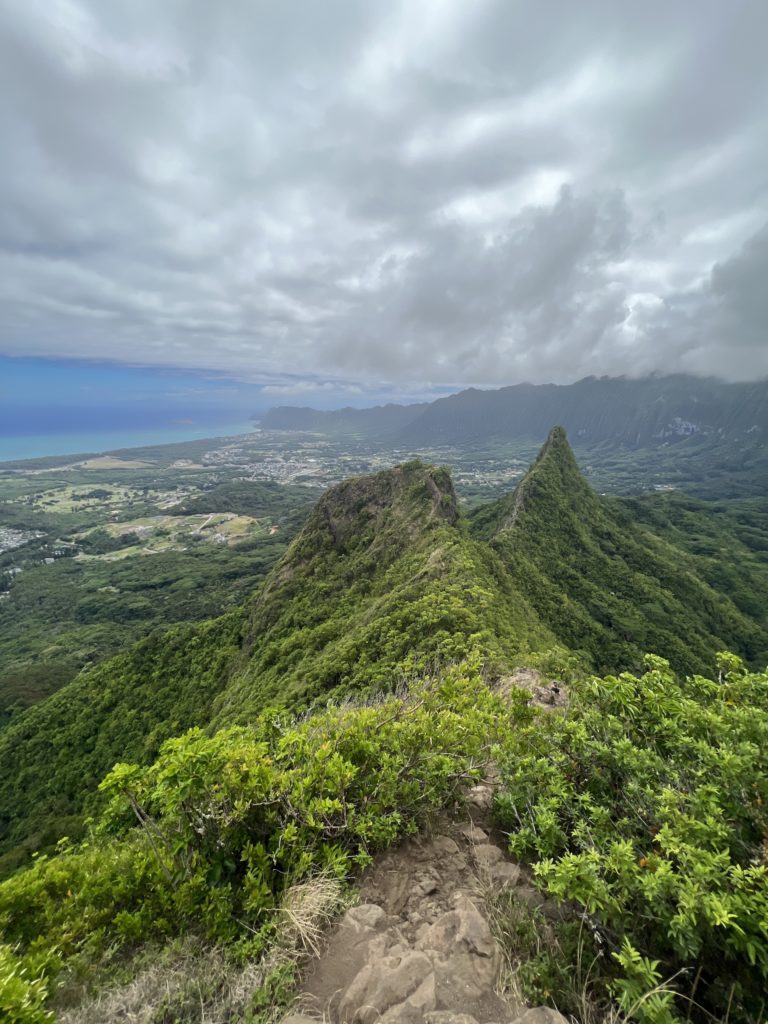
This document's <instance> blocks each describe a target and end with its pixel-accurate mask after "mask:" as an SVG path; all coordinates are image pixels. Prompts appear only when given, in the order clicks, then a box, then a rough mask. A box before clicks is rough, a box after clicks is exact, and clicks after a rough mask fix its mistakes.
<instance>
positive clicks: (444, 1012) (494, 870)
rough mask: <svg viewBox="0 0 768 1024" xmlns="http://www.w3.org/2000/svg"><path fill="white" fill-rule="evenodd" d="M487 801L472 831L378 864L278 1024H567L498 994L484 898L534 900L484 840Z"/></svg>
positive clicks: (477, 799)
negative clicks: (504, 891)
mask: <svg viewBox="0 0 768 1024" xmlns="http://www.w3.org/2000/svg"><path fill="white" fill-rule="evenodd" d="M490 800H491V790H490V788H489V787H488V786H477V787H475V789H474V790H473V791H472V792H471V793H470V820H469V821H466V822H464V823H463V824H456V823H454V822H450V821H447V820H445V821H443V822H442V823H441V826H440V828H439V830H438V833H437V834H434V835H432V836H430V837H418V838H413V839H408V840H405V841H404V842H402V843H401V844H400V845H399V846H397V847H395V848H393V849H392V850H390V851H388V852H387V853H385V854H384V855H382V856H381V857H380V858H378V859H377V861H376V863H375V864H374V865H373V866H372V867H371V868H370V869H369V871H368V872H367V873H366V876H365V878H364V879H363V882H362V885H361V888H360V893H359V895H360V904H359V905H358V906H356V907H353V908H352V909H351V910H348V911H347V912H346V914H344V916H343V917H342V918H341V920H340V921H339V922H338V924H337V925H336V926H335V928H334V929H333V930H332V931H331V932H330V934H329V936H328V940H327V944H326V947H325V949H324V951H323V953H322V955H321V956H320V957H319V958H318V959H316V960H314V961H313V962H311V963H310V964H309V965H308V967H307V969H306V970H305V972H304V978H303V981H302V984H301V986H300V993H299V998H298V1000H297V1009H296V1010H294V1011H293V1012H291V1013H290V1014H289V1015H288V1016H287V1017H285V1018H284V1020H283V1024H318V1021H323V1022H326V1024H491V1022H493V1024H567V1020H566V1018H565V1017H563V1016H562V1015H561V1014H559V1013H558V1012H557V1011H555V1010H550V1009H546V1008H544V1007H541V1008H536V1009H526V1007H525V1006H523V1005H521V1004H520V1003H517V1002H515V1001H513V1000H512V999H511V998H510V997H509V996H508V995H502V994H500V993H499V992H498V991H497V983H498V980H499V972H500V970H501V967H502V954H501V950H500V948H499V946H498V944H497V942H496V940H495V938H494V936H493V934H492V933H491V929H490V927H489V924H488V920H487V917H486V914H485V909H484V904H483V898H482V892H483V889H484V887H488V886H489V885H490V886H492V887H493V888H494V889H498V888H501V887H503V886H515V887H516V888H517V889H518V891H519V892H520V894H521V895H522V896H524V897H525V896H530V898H531V901H532V902H533V901H535V900H537V895H536V894H534V893H533V891H532V890H531V889H530V887H529V885H528V883H527V880H526V879H525V877H524V875H523V874H522V872H521V869H520V868H519V866H518V865H517V864H514V863H513V862H512V861H511V860H509V859H508V858H507V856H506V855H505V854H504V852H503V850H502V849H500V848H499V846H498V845H496V843H495V842H494V839H493V837H492V836H491V835H489V823H488V816H489V809H490Z"/></svg>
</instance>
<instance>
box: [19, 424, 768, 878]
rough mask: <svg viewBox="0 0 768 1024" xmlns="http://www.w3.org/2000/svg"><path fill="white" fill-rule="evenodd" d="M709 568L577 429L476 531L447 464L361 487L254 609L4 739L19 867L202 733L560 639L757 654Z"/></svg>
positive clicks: (322, 513) (197, 630)
mask: <svg viewBox="0 0 768 1024" xmlns="http://www.w3.org/2000/svg"><path fill="white" fill-rule="evenodd" d="M698 570H699V562H698V561H697V558H696V557H695V556H694V555H692V554H689V553H686V552H685V551H682V550H680V548H678V547H676V546H674V545H673V544H670V543H669V542H667V541H665V540H663V539H660V538H658V537H655V536H654V535H653V534H651V533H650V532H648V530H646V529H644V528H643V527H641V526H639V525H638V524H637V523H636V522H635V521H634V520H633V519H632V517H631V515H630V514H629V512H628V510H627V507H626V506H622V505H621V503H618V502H616V501H611V500H606V499H602V498H600V497H598V496H597V495H596V494H595V493H594V492H593V491H592V490H591V489H590V487H589V485H588V484H587V483H586V481H585V480H584V479H583V477H582V476H581V475H580V473H579V471H578V468H577V466H576V463H575V461H574V458H573V454H572V452H571V450H570V447H569V446H568V442H567V440H566V438H565V434H564V432H563V431H562V430H561V429H559V428H558V429H555V430H554V431H553V432H552V434H551V435H550V437H549V440H548V441H547V443H546V445H545V446H544V448H543V449H542V452H541V454H540V455H539V458H538V459H537V461H536V463H535V464H534V465H533V467H532V468H531V470H530V471H529V472H528V474H527V475H526V476H525V478H524V479H523V480H522V482H521V483H520V485H519V486H518V488H517V489H516V490H515V492H514V493H513V494H511V495H509V496H508V497H506V498H504V499H502V500H501V501H498V502H495V503H493V504H491V505H488V506H485V507H482V508H480V509H478V510H476V511H475V512H474V513H473V515H472V519H471V522H468V521H466V520H464V519H462V517H461V515H460V513H459V510H458V506H457V501H456V496H455V494H454V491H453V485H452V482H451V479H450V476H449V474H448V473H447V471H446V470H444V469H438V468H435V467H433V466H427V465H424V464H422V463H420V462H418V461H415V462H410V463H406V464H405V465H403V466H398V467H396V468H394V469H391V470H386V471H384V472H382V473H378V474H376V475H373V476H368V477H359V478H354V479H352V480H348V481H346V482H344V483H342V484H340V485H338V486H336V487H334V488H332V489H331V490H329V491H328V492H326V494H325V495H324V496H323V497H322V498H321V500H320V501H319V502H318V503H317V505H316V506H315V508H314V510H313V512H312V514H311V515H310V518H309V520H308V522H307V524H306V526H305V528H304V530H303V531H302V532H301V534H300V535H299V536H298V537H297V538H296V540H295V541H294V542H293V543H292V544H291V546H290V547H289V549H288V551H287V552H286V553H285V555H284V556H283V558H282V559H281V561H280V562H279V563H278V565H277V566H276V567H275V569H273V570H272V572H271V573H270V574H269V576H268V577H267V579H266V581H265V583H264V584H263V585H262V587H261V588H260V589H259V590H258V591H257V592H256V593H255V595H254V596H253V597H252V598H251V599H250V601H249V602H248V603H247V605H246V606H245V607H244V608H242V609H239V610H236V611H233V612H231V613H229V614H228V615H227V616H225V617H223V618H221V619H218V620H214V621H212V622H209V623H206V624H202V625H199V626H192V627H185V628H179V629H174V630H172V631H170V632H169V633H167V634H161V635H158V636H155V637H152V638H150V639H148V640H146V641H144V642H142V643H140V644H138V645H137V646H136V647H134V648H133V649H131V650H130V651H128V652H127V653H126V654H124V655H121V656H120V657H117V658H114V659H112V660H110V661H108V662H105V663H103V664H101V665H100V666H99V667H98V668H96V669H93V670H90V671H87V672H84V673H82V674H81V675H80V676H78V677H77V678H76V679H75V680H74V681H73V682H71V683H69V684H68V685H66V686H65V687H63V689H62V690H60V691H59V692H58V693H57V694H56V695H54V696H53V697H51V698H49V699H47V700H45V701H43V702H42V703H41V704H39V705H37V706H36V707H33V708H30V709H28V710H27V711H25V712H23V713H22V714H21V715H20V716H19V717H18V719H17V720H16V721H15V722H14V723H12V724H11V725H10V726H9V727H8V728H7V729H6V730H5V731H4V732H3V733H2V734H0V853H2V852H4V853H5V854H6V855H7V857H6V861H5V869H6V870H7V869H9V868H12V867H13V866H14V865H15V864H17V863H18V862H19V861H20V859H21V858H23V857H24V856H25V855H26V853H27V852H28V851H29V850H30V849H31V848H33V847H35V846H43V847H45V846H47V845H48V844H50V842H52V841H53V840H54V839H55V838H56V837H57V835H58V834H60V833H61V831H72V830H74V829H76V828H77V827H78V822H79V820H80V819H79V816H80V815H81V814H82V813H83V811H84V810H88V809H89V808H90V807H91V806H92V804H93V793H94V789H95V785H96V783H97V782H98V780H99V779H100V778H101V777H102V776H103V775H104V774H105V773H106V772H107V771H109V769H110V768H111V767H112V765H113V764H114V762H115V761H118V760H125V759H131V760H134V761H138V762H142V763H147V762H148V761H149V760H150V759H151V758H152V757H153V756H154V755H155V754H156V752H157V750H158V747H159V744H160V743H161V742H162V740H164V739H165V738H166V737H168V736H172V735H176V734H178V733H180V732H182V731H183V730H185V729H187V728H189V727H190V726H192V725H200V726H202V727H206V728H218V727H220V726H222V725H231V724H239V723H248V722H250V721H251V720H252V719H253V718H254V717H255V716H256V715H258V714H259V712H260V711H262V710H263V709H264V708H265V707H267V706H269V705H275V706H278V707H283V708H288V709H290V710H291V711H297V710H301V709H303V708H307V707H311V706H316V705H317V704H319V703H322V702H325V701H327V700H328V699H333V700H339V699H342V698H344V697H346V696H348V695H356V696H359V695H360V694H365V693H370V692H375V691H378V690H380V689H392V688H393V687H396V686H397V685H398V683H399V682H400V681H401V680H402V679H403V678H404V677H406V676H411V677H412V676H413V675H414V674H418V673H420V672H424V671H426V670H430V669H432V668H434V667H435V666H438V665H442V664H445V663H447V662H451V661H457V660H460V659H462V658H463V657H465V656H466V655H468V654H470V653H472V652H477V653H479V655H480V657H481V658H482V660H483V661H484V663H485V665H486V666H487V667H488V668H489V669H490V671H491V672H502V671H503V670H505V669H507V668H509V667H510V666H512V665H514V664H515V663H518V664H519V663H524V662H526V660H528V658H529V657H530V655H531V653H532V652H538V651H546V650H549V649H550V648H552V647H554V646H555V645H557V644H560V645H562V646H564V647H566V648H570V649H571V650H573V651H574V652H578V653H579V654H580V660H581V663H582V664H583V665H585V666H589V665H591V666H593V667H595V668H598V669H612V670H616V669H618V668H623V667H634V666H638V665H639V664H640V663H641V658H642V654H643V653H644V652H645V651H653V652H656V653H658V654H660V655H662V656H664V657H667V658H669V659H670V661H671V662H672V664H673V666H674V667H675V668H676V669H677V670H678V671H681V672H692V671H705V670H707V669H709V668H711V666H712V664H713V662H714V654H715V652H716V651H718V650H722V649H725V648H730V649H733V650H736V651H738V652H740V653H742V654H744V655H745V656H746V657H747V658H749V659H750V660H752V661H756V660H758V661H759V660H760V658H761V657H763V656H764V654H765V651H766V647H767V646H768V645H766V635H765V629H764V628H763V626H762V625H760V624H758V623H757V622H755V621H754V619H752V618H750V617H749V616H748V615H747V614H746V613H745V612H744V611H742V610H740V609H739V608H737V607H736V605H735V604H734V603H733V602H732V601H731V600H730V599H729V598H728V597H727V596H726V595H724V594H721V593H718V592H717V590H716V589H715V588H713V587H712V586H710V584H709V583H707V582H706V581H705V579H704V578H702V575H700V573H699V571H698ZM0 867H2V864H0Z"/></svg>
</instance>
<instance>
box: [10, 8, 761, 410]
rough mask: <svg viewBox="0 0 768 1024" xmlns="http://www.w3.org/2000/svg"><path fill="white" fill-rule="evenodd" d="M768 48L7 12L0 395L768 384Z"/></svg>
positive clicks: (346, 393) (260, 20) (647, 20)
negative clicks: (601, 380)
mask: <svg viewBox="0 0 768 1024" xmlns="http://www.w3.org/2000/svg"><path fill="white" fill-rule="evenodd" d="M766 39H768V3H766V2H765V0H729V2H727V3H724V2H723V0H676V2H674V3H670V2H669V0H663V2H662V0H644V2H643V3H642V4H635V3H618V2H616V0H579V2H578V3H574V2H573V0H473V2H471V3H467V2H466V0H419V2H413V0H403V2H395V0H393V2H390V3H387V4H382V3H378V2H373V0H369V2H356V0H344V2H337V0H323V2H322V3H318V2H316V0H304V2H301V3H298V2H295V0H281V2H280V3H274V2H271V0H218V2H216V3H211V2H210V0H163V3H159V4H158V3H157V2H156V0H130V2H125V3H120V2H111V3H104V2H103V0H90V2H89V0H25V2H24V3H18V2H17V0H0V152H2V154H3V155H2V159H0V196H2V202H1V203H0V355H2V356H4V357H6V358H5V360H1V361H0V402H2V403H7V402H8V394H9V391H10V390H12V389H11V388H9V386H8V381H9V379H10V372H9V369H8V368H9V367H11V366H15V367H16V368H17V369H16V371H15V374H16V378H17V379H20V378H23V380H25V381H27V382H31V384H30V386H32V387H34V374H35V372H36V371H39V372H40V374H41V377H40V379H41V380H43V379H44V378H46V374H49V373H53V374H54V376H56V374H58V375H59V377H58V379H59V380H60V381H62V380H65V379H66V380H67V381H70V380H72V381H74V380H75V379H76V378H77V374H78V373H81V374H82V382H83V385H84V386H88V384H89V380H90V378H89V374H92V373H93V372H95V371H94V369H93V368H94V367H97V366H98V367H101V369H100V370H99V371H98V372H99V373H101V374H102V376H103V379H104V380H106V379H107V378H108V377H109V374H110V373H111V372H112V370H110V367H112V368H113V369H114V373H116V374H118V376H117V377H115V378H114V379H113V381H112V387H113V390H115V391H116V392H117V393H119V392H120V390H121V388H125V389H128V390H130V389H131V388H134V389H135V390H136V394H140V393H142V391H141V389H142V388H145V386H146V382H147V380H148V379H149V378H152V379H153V380H154V381H155V382H157V384H158V387H162V386H164V385H167V384H168V382H169V380H170V378H169V376H168V375H169V374H170V375H171V377H172V376H173V374H177V375H178V376H179V379H180V380H182V379H183V382H184V386H189V387H190V388H193V389H194V388H195V387H198V388H199V389H201V390H202V391H203V392H207V391H208V390H215V389H216V388H219V389H221V388H225V389H226V388H231V389H235V390H237V389H239V392H238V394H239V396H240V397H239V398H238V399H237V401H240V398H242V399H243V405H244V406H246V405H248V404H249V403H250V402H251V400H253V402H254V404H255V405H257V406H261V407H265V406H268V405H272V404H275V405H276V404H310V405H322V406H325V407H329V406H333V405H344V404H353V405H366V404H370V403H371V402H374V401H381V400H388V399H392V400H405V401H410V400H416V399H421V398H423V397H424V396H428V395H432V394H435V395H436V394H440V393H445V392H446V391H448V390H453V389H457V388H459V387H463V386H468V385H474V386H481V387H483V386H484V387H490V386H500V385H506V384H514V383H518V382H520V381H531V382H543V381H557V382H562V383H567V382H569V381H572V380H576V379H579V378H580V377H583V376H586V375H589V374H597V375H601V374H611V375H617V374H628V375H642V374H646V373H651V372H660V373H664V372H690V373H695V374H700V375H709V374H714V375H719V376H723V377H725V378H727V379H731V380H752V379H758V378H763V377H766V376H768V287H767V285H768V107H767V106H766V97H768V60H766V59H765V41H766ZM10 357H13V358H10ZM30 359H31V361H30V362H26V363H25V362H24V360H30ZM19 360H21V361H22V362H19ZM68 361H71V362H69V363H68ZM22 364H23V366H22ZM67 366H68V367H69V368H68V369H67ZM19 367H22V368H23V369H24V373H20V371H19ZM62 374H63V375H64V376H63V377H62V376H61V375H62ZM73 374H74V376H72V375H73ZM46 379H47V378H46ZM121 382H122V383H121ZM91 383H92V382H91ZM4 384H5V386H4ZM150 390H151V389H150ZM19 394H21V392H19ZM230 397H231V395H230V396H228V397H224V398H223V399H222V401H223V402H224V405H226V404H227V403H228V402H229V401H230ZM17 398H18V395H17ZM206 400H208V399H206ZM17 404H18V402H17ZM171 404H173V403H171ZM204 406H205V401H202V405H201V408H202V407H204ZM6 408H7V409H9V408H10V405H6ZM238 408H239V407H238ZM172 411H173V410H172Z"/></svg>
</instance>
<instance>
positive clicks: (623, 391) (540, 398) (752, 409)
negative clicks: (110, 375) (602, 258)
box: [260, 374, 768, 449]
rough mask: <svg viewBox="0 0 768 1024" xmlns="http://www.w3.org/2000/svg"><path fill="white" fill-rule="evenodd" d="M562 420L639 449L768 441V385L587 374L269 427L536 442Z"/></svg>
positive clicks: (590, 438) (407, 439)
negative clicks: (691, 441) (571, 380)
mask: <svg viewBox="0 0 768 1024" xmlns="http://www.w3.org/2000/svg"><path fill="white" fill-rule="evenodd" d="M553 422H558V423H561V424H562V425H563V426H564V428H565V429H566V430H567V431H568V434H569V436H570V437H571V439H572V441H573V442H574V443H575V444H579V445H592V444H601V443H607V444H610V445H612V446H623V447H625V448H630V449H637V448H644V447H652V446H659V445H665V444H674V443H676V442H678V441H681V440H684V439H686V438H690V437H696V438H700V439H709V440H715V439H729V440H736V439H744V438H747V439H751V440H753V441H760V442H761V443H762V442H764V441H765V438H766V433H767V432H768V382H765V381H760V382H757V383H748V384H729V383H725V382H723V381H720V380H716V379H714V378H707V379H703V378H699V377H692V376H686V375H682V374H680V375H674V376H666V377H656V376H654V377H646V378H640V379H636V380H635V379H629V378H625V377H619V378H610V377H599V378H598V377H585V378H584V379H583V380H580V381H577V382H576V383H575V384H566V385H558V384H516V385H513V386H511V387H504V388H499V389H498V390H478V389H477V388H469V389H467V390H464V391H460V392H458V393H457V394H454V395H448V396H447V397H445V398H438V399H436V400H435V401H434V402H429V403H418V404H414V405H383V406H376V407H374V408H371V409H352V408H346V409H340V410H337V411H333V412H321V411H318V410H314V409H308V408H302V407H294V406H278V407H276V408H273V409H270V410H269V411H268V412H267V413H266V415H264V416H263V417H262V419H261V421H260V425H261V427H262V428H264V429H267V430H300V431H312V432H319V433H327V434H331V435H345V434H346V435H360V436H364V437H368V438H376V439H379V440H382V441H384V440H386V441H388V442H392V443H394V442H398V443H402V444H408V445H411V446H427V445H436V444H450V445H467V444H478V443H482V442H488V441H492V440H500V439H501V440H531V439H538V438H541V437H542V436H544V435H545V434H546V432H547V430H548V429H549V427H550V425H551V424H552V423H553Z"/></svg>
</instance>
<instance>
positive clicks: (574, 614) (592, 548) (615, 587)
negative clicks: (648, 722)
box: [472, 427, 766, 672]
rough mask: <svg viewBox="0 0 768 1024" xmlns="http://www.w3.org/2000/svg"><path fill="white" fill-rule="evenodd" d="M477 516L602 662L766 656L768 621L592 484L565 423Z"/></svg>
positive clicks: (556, 626)
mask: <svg viewBox="0 0 768 1024" xmlns="http://www.w3.org/2000/svg"><path fill="white" fill-rule="evenodd" d="M472 525H473V532H474V534H475V536H477V537H480V538H483V539H485V540H486V541H488V542H489V544H490V546H491V548H492V549H493V550H494V551H496V552H497V553H498V554H499V556H500V557H501V558H502V560H503V562H504V564H505V566H506V567H507V570H508V571H509V573H510V574H511V576H512V578H513V580H514V582H515V585H516V586H517V587H518V588H519V589H520V591H521V592H522V593H523V594H524V595H525V596H526V598H527V599H528V601H529V602H530V603H531V605H532V606H533V607H534V609H535V610H536V612H537V613H538V615H539V617H540V619H541V620H542V621H543V622H544V623H545V624H546V625H547V626H548V627H549V628H550V629H551V630H552V631H553V632H554V633H555V635H556V636H557V637H558V639H559V640H560V642H561V643H562V644H564V645H565V646H566V647H568V648H570V649H571V650H574V651H579V652H583V653H584V654H585V655H586V658H587V661H588V662H589V663H590V664H592V665H593V666H594V667H596V668H598V669H604V670H608V669H611V668H612V669H614V670H616V669H621V668H633V667H638V666H640V665H641V664H642V655H643V653H644V652H645V651H658V652H660V653H662V654H663V655H664V657H666V658H668V659H669V660H670V661H671V662H672V664H673V666H674V667H675V669H676V670H677V671H680V672H694V671H699V672H701V671H708V670H710V669H711V667H712V665H713V664H714V656H715V654H716V652H717V651H718V650H722V649H725V648H732V649H736V650H739V651H740V652H741V653H743V654H744V655H745V656H746V657H747V658H748V659H750V660H751V661H756V662H759V661H760V660H761V659H764V658H765V656H766V635H765V631H764V629H762V628H761V627H760V625H759V624H758V623H756V622H755V621H754V620H752V619H751V618H749V617H748V616H747V615H746V614H744V612H742V611H740V610H739V608H737V607H736V605H735V604H734V603H733V602H732V601H731V600H730V599H729V598H728V597H726V596H725V595H722V594H719V593H718V592H717V591H715V590H714V589H713V588H712V587H711V586H710V585H709V584H708V583H706V581H705V580H704V579H702V578H701V576H699V575H698V573H697V564H696V560H695V559H694V558H692V557H690V556H688V555H687V554H686V553H684V552H683V551H681V550H680V549H679V548H676V547H673V546H672V545H670V544H668V543H666V542H665V541H663V540H661V539H659V538H658V537H655V536H653V535H652V534H650V533H649V532H648V531H646V530H643V529H642V528H640V527H638V526H637V524H636V523H634V522H633V520H632V519H631V517H630V516H629V515H627V514H626V512H624V511H622V510H621V508H620V507H619V506H618V505H616V504H612V503H611V502H608V501H606V500H604V499H601V498H600V497H599V496H598V495H597V494H595V492H594V491H592V489H591V488H590V487H589V485H588V484H587V483H586V481H585V480H584V478H583V477H582V476H581V474H580V472H579V470H578V467H577V465H576V461H575V459H574V457H573V453H572V452H571V449H570V446H569V444H568V441H567V438H566V436H565V432H564V430H563V429H562V428H561V427H556V428H555V429H554V430H553V431H552V432H551V433H550V435H549V438H548V440H547V443H546V444H545V445H544V448H543V449H542V451H541V453H540V455H539V457H538V459H537V460H536V462H535V463H534V465H533V467H532V468H531V469H530V471H529V472H528V473H527V474H526V476H525V477H524V478H523V480H522V481H521V482H520V484H519V485H518V487H517V488H516V490H515V491H514V492H513V493H512V494H511V495H509V496H507V497H505V498H502V499H501V500H500V501H498V502H495V503H493V504H491V505H487V506H484V507H482V508H480V509H478V510H477V511H476V512H475V513H474V514H473V521H472Z"/></svg>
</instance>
